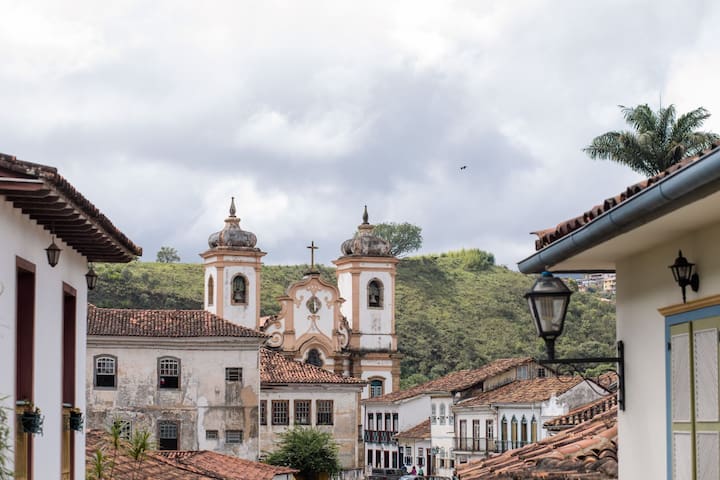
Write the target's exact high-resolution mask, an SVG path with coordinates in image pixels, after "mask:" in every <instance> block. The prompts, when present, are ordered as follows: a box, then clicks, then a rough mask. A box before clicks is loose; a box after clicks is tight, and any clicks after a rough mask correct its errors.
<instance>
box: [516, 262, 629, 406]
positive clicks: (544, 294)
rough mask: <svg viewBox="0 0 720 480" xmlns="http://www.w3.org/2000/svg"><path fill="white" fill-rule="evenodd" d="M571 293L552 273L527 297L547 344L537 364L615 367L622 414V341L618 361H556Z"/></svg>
mask: <svg viewBox="0 0 720 480" xmlns="http://www.w3.org/2000/svg"><path fill="white" fill-rule="evenodd" d="M572 293H573V292H572V291H571V290H570V289H569V288H568V287H567V285H565V283H564V282H563V281H562V280H561V279H559V278H557V277H554V276H553V274H552V273H550V272H543V273H542V275H540V277H539V278H538V279H537V280H536V281H535V284H534V285H533V286H532V288H531V289H530V291H529V292H527V293H526V294H525V299H526V300H527V302H528V305H529V307H530V315H531V316H532V319H533V322H534V323H535V329H536V330H537V334H538V336H539V337H540V338H542V339H543V340H545V349H546V351H547V359H546V360H538V363H540V364H541V365H576V364H588V363H616V364H617V374H618V407H619V408H620V410H625V347H624V344H623V342H622V340H620V341H618V342H617V352H618V356H617V357H591V358H563V359H557V358H555V340H556V339H557V337H559V336H560V335H562V332H563V328H564V327H565V317H566V315H567V309H568V304H569V303H570V295H572ZM575 370H577V368H575Z"/></svg>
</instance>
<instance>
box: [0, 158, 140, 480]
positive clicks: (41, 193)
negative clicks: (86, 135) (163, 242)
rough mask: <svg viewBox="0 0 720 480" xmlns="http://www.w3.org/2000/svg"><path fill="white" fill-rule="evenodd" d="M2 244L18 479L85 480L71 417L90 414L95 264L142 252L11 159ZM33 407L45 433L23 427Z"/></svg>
mask: <svg viewBox="0 0 720 480" xmlns="http://www.w3.org/2000/svg"><path fill="white" fill-rule="evenodd" d="M0 245H2V252H1V253H0V365H2V366H3V367H2V375H0V398H4V400H3V401H2V403H1V404H0V406H2V407H7V408H11V409H14V410H15V411H16V412H17V414H16V415H15V416H11V418H14V419H16V421H14V422H11V424H10V425H9V427H10V433H11V438H14V439H15V441H14V446H13V453H10V454H9V455H10V456H14V459H11V460H13V462H12V466H13V467H14V469H15V471H16V475H15V478H17V479H40V480H44V479H55V478H61V479H63V480H67V479H81V478H85V440H84V436H83V435H82V434H78V433H76V432H74V431H71V430H69V427H68V420H67V418H68V417H69V410H70V408H71V407H74V408H78V409H80V410H81V411H84V410H85V382H84V373H83V372H84V370H85V317H86V316H85V311H86V303H87V300H86V299H87V279H86V274H87V273H88V272H89V270H88V262H90V261H101V262H128V261H130V260H132V259H133V258H135V257H136V256H137V255H141V254H142V250H141V249H140V248H139V247H137V246H135V245H134V244H133V243H132V242H131V241H130V240H128V238H127V237H125V235H123V234H122V232H120V231H119V230H118V229H117V228H116V227H114V226H113V224H112V223H111V222H110V220H108V218H107V217H105V216H104V215H103V214H101V213H100V212H99V211H98V210H97V208H96V207H95V206H94V205H92V204H91V203H90V201H88V200H87V199H86V198H85V197H83V196H82V194H80V192H78V191H77V190H75V188H74V187H73V186H72V185H70V183H68V181H67V180H65V179H64V178H63V177H62V176H61V175H60V174H58V172H57V170H56V169H54V168H52V167H48V166H44V165H38V164H34V163H28V162H23V161H19V160H17V159H16V158H15V157H11V156H8V155H2V154H0ZM51 245H55V246H57V247H58V248H59V249H60V252H59V253H60V256H59V259H58V261H57V264H56V265H55V266H51V265H50V264H49V259H48V255H47V252H46V249H48V247H49V246H51ZM30 405H34V406H36V407H37V408H39V409H41V412H42V416H44V422H43V433H42V434H30V433H24V431H23V430H24V429H23V426H22V423H21V417H22V414H23V412H24V411H25V410H27V409H28V408H29V407H30ZM3 453H6V452H3Z"/></svg>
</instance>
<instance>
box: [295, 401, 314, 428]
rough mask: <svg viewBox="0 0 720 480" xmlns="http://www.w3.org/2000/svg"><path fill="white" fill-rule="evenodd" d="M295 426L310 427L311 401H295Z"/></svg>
mask: <svg viewBox="0 0 720 480" xmlns="http://www.w3.org/2000/svg"><path fill="white" fill-rule="evenodd" d="M295 425H310V400H295Z"/></svg>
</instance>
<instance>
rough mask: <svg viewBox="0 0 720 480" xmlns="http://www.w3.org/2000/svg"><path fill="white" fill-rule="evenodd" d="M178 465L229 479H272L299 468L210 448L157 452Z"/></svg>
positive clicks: (294, 471) (291, 472) (295, 471)
mask: <svg viewBox="0 0 720 480" xmlns="http://www.w3.org/2000/svg"><path fill="white" fill-rule="evenodd" d="M157 455H160V456H162V457H164V458H166V459H168V460H169V461H171V462H174V463H175V464H177V465H178V466H183V467H185V466H189V467H192V468H197V469H199V470H202V471H204V472H207V473H212V474H214V475H217V476H218V478H224V479H228V480H235V479H237V480H256V479H257V480H272V478H273V477H274V476H275V475H283V474H294V473H297V472H298V471H297V470H294V469H292V468H288V467H276V466H273V465H268V464H265V463H260V462H252V461H250V460H243V459H242V458H237V457H233V456H230V455H223V454H221V453H217V452H210V451H208V450H200V451H164V452H157Z"/></svg>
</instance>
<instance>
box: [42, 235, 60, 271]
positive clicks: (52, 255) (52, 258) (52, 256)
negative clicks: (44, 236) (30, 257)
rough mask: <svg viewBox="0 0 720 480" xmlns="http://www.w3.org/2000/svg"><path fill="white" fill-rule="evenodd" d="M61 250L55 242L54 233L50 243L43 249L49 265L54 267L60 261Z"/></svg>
mask: <svg viewBox="0 0 720 480" xmlns="http://www.w3.org/2000/svg"><path fill="white" fill-rule="evenodd" d="M61 251H62V250H61V249H60V247H58V246H57V245H56V244H55V235H53V237H52V243H51V244H50V246H49V247H47V248H46V249H45V253H47V260H48V263H49V264H50V266H51V267H54V266H55V265H57V264H58V262H59V261H60V252H61Z"/></svg>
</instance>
